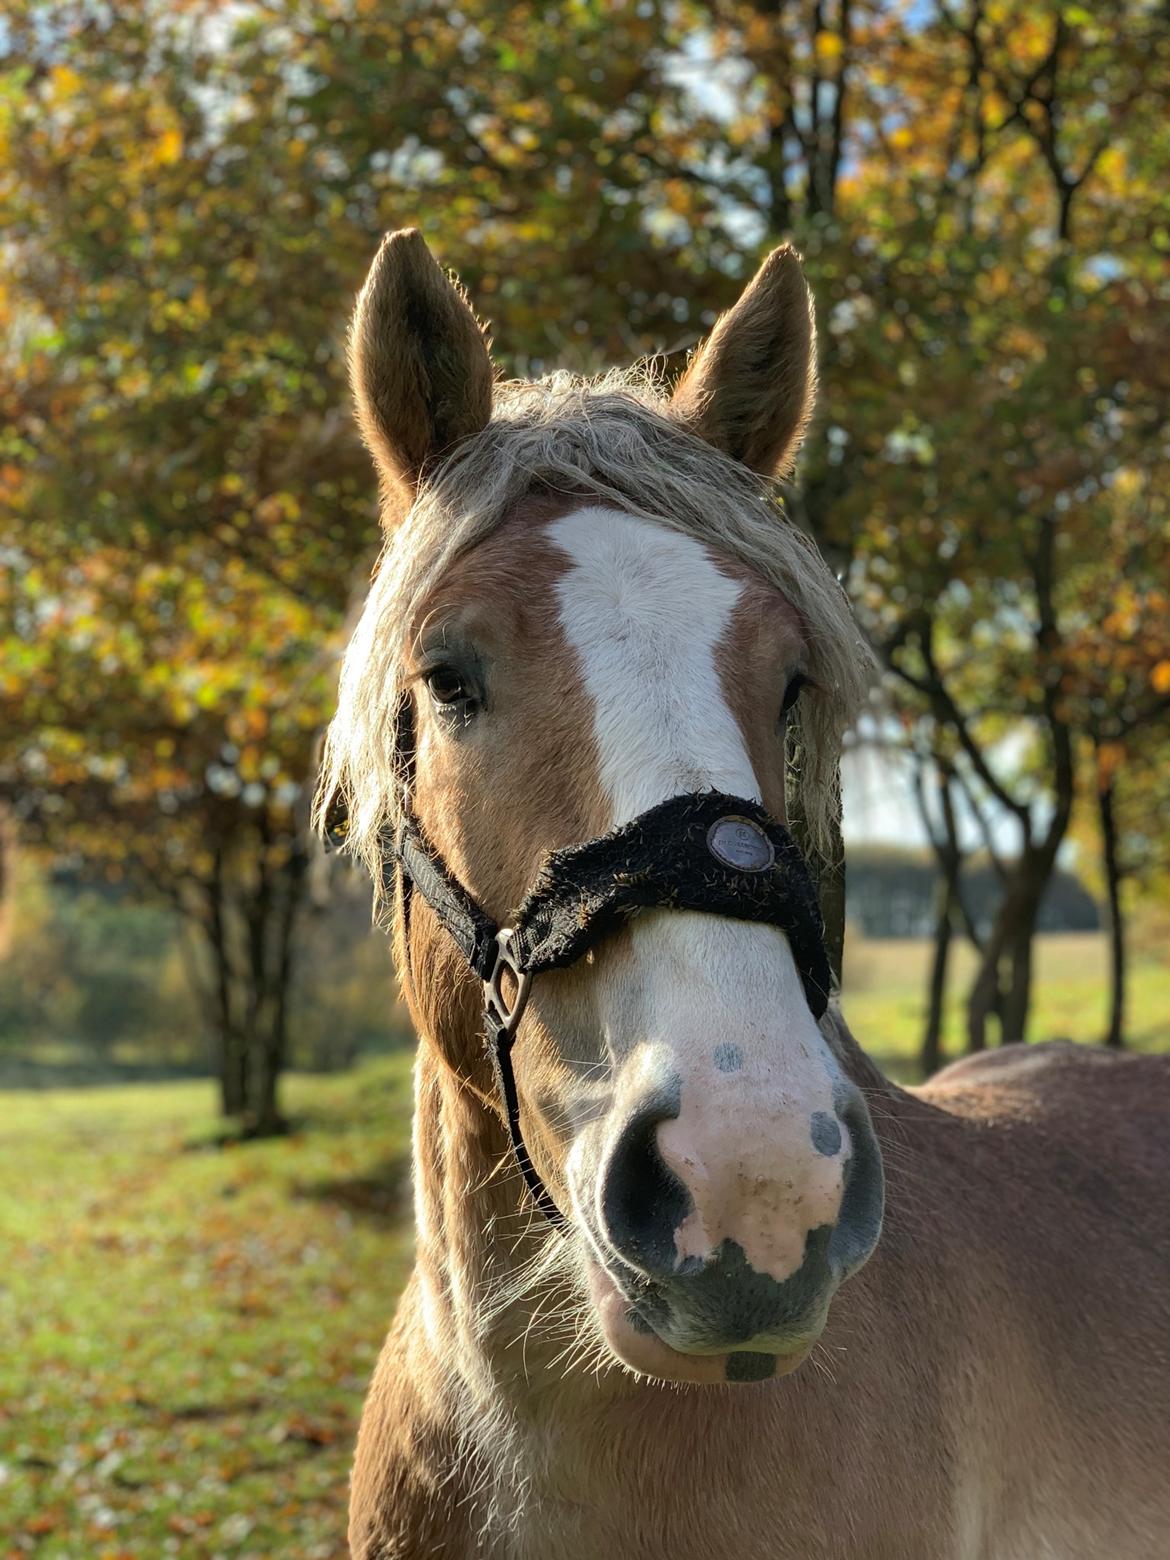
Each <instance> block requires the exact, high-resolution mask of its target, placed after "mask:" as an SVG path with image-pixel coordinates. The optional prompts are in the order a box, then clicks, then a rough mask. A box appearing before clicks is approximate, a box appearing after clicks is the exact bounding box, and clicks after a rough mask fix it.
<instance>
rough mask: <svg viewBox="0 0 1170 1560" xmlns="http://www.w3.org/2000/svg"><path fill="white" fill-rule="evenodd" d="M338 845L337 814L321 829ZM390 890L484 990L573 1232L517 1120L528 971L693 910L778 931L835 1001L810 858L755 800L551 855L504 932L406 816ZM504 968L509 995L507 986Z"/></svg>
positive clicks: (502, 1086) (707, 802)
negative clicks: (536, 1145) (437, 931)
mask: <svg viewBox="0 0 1170 1560" xmlns="http://www.w3.org/2000/svg"><path fill="white" fill-rule="evenodd" d="M326 832H327V834H328V835H329V837H330V838H331V839H333V840H334V842H337V841H338V840H339V839H342V838H344V832H345V824H344V819H343V818H338V817H337V815H336V814H335V815H334V816H333V817H331V818H330V820H329V821H328V822H327V824H326ZM382 870H383V874H384V876H385V877H386V879H387V880H388V881H387V884H386V886H387V888H389V887H390V886H391V883H392V881H393V879H394V878H398V880H399V881H400V883H401V889H402V896H403V911H404V914H406V915H407V916H409V909H410V890H411V887H412V885H413V887H414V888H415V889H416V890H417V891H418V893H419V894H420V895H421V896H422V898H423V899H424V900H425V901H426V902H427V904H428V905H429V906H430V907H431V909H432V910H433V911H434V913H435V915H436V916H438V918H439V920H440V921H441V922H442V924H443V925H444V926H445V927H446V929H447V931H448V933H449V934H450V936H451V937H452V938H453V939H454V941H455V943H456V944H457V945H458V947H459V949H460V951H461V952H462V954H463V956H464V958H465V959H466V960H467V962H468V964H469V965H470V966H471V968H472V969H473V970H474V971H475V973H476V975H477V976H478V977H479V979H480V980H481V981H482V982H483V989H484V1017H485V1025H486V1035H487V1043H488V1055H489V1057H490V1058H491V1063H492V1069H493V1072H494V1074H495V1080H496V1087H497V1089H498V1091H499V1095H500V1099H501V1101H502V1103H503V1106H504V1114H505V1117H506V1120H507V1123H508V1132H509V1135H510V1137H511V1140H512V1153H513V1155H514V1156H515V1159H516V1163H517V1165H518V1166H519V1169H520V1173H521V1175H523V1177H524V1181H525V1184H526V1186H527V1187H528V1190H529V1193H530V1194H531V1196H532V1200H533V1202H535V1204H536V1206H537V1207H538V1208H539V1209H540V1211H541V1213H543V1214H544V1216H545V1218H547V1219H548V1220H549V1222H550V1223H551V1224H553V1225H554V1226H556V1227H557V1228H558V1229H564V1228H565V1226H566V1225H567V1222H568V1221H567V1220H566V1218H565V1215H564V1214H563V1213H562V1212H561V1210H560V1209H559V1208H558V1207H557V1205H556V1203H555V1202H554V1201H553V1199H552V1197H551V1196H550V1194H549V1191H548V1188H547V1187H546V1186H545V1184H544V1182H543V1181H542V1180H541V1178H540V1174H539V1172H538V1171H537V1169H536V1166H535V1165H534V1164H533V1162H532V1157H531V1155H530V1154H529V1152H528V1146H527V1144H526V1143H525V1141H524V1134H523V1131H522V1130H521V1125H520V1100H519V1096H518V1094H517V1091H516V1077H515V1073H514V1072H513V1069H512V1046H513V1044H514V1043H515V1039H516V1031H517V1029H518V1027H519V1024H520V1018H521V1015H522V1014H523V1012H524V1006H525V1004H526V1002H527V1000H528V994H529V990H530V988H531V984H532V980H533V978H534V976H536V975H539V974H541V973H543V972H544V971H545V970H556V969H565V968H567V967H568V966H569V965H571V964H575V963H576V962H577V961H578V959H580V958H581V957H582V955H583V954H585V953H587V952H588V950H589V949H590V948H592V947H593V946H594V944H595V943H597V942H598V941H599V940H600V939H601V938H602V937H604V936H605V935H606V933H607V932H610V931H612V930H613V929H614V928H615V927H617V926H620V925H621V924H622V923H623V922H624V921H626V920H627V919H629V918H630V917H631V916H633V915H634V914H636V913H637V911H639V910H699V911H703V912H705V913H706V914H708V915H724V916H728V917H730V918H732V919H734V920H738V921H760V922H764V923H765V924H767V925H769V926H776V927H779V928H780V930H781V931H782V932H784V933H785V935H786V936H787V938H788V941H789V945H790V947H791V949H792V955H793V958H794V960H795V961H796V967H797V970H798V971H799V972H800V978H801V981H802V982H803V984H804V993H805V996H806V998H807V999H808V1005H809V1007H810V1008H811V1010H812V1014H813V1017H814V1018H817V1019H819V1018H821V1017H822V1016H823V1015H824V1012H825V1009H826V1007H827V1006H828V1001H829V985H830V972H829V960H828V955H827V953H826V952H825V941H824V925H823V922H822V920H821V913H820V908H819V905H818V903H817V893H816V889H815V887H814V885H813V881H812V877H811V875H810V873H809V869H808V866H807V864H806V862H805V860H804V857H803V856H802V855H801V853H800V849H799V847H798V846H797V844H796V842H795V840H793V838H792V836H791V835H790V834H789V833H788V831H787V829H785V828H784V827H783V826H782V825H781V824H779V823H777V822H776V821H775V820H774V819H773V818H771V817H769V815H768V814H767V812H765V810H764V809H763V807H761V806H760V804H759V803H758V802H753V801H748V800H746V799H745V798H743V797H737V796H725V795H723V794H722V793H721V792H718V791H699V792H690V793H687V794H686V795H683V796H675V797H672V798H671V799H670V800H669V801H666V802H661V803H659V805H658V806H656V807H651V808H650V809H649V810H648V811H647V812H644V813H640V814H639V815H638V817H636V818H634V819H633V820H631V822H629V823H626V824H623V825H622V826H621V827H620V828H618V829H615V830H614V831H613V832H612V833H610V834H605V835H602V836H600V837H599V838H598V839H593V840H589V841H587V842H586V843H584V844H581V845H570V846H567V847H566V848H565V849H564V850H558V851H554V852H553V853H552V854H551V855H550V856H548V857H547V858H546V860H545V862H544V865H543V867H542V868H541V870H540V873H539V875H538V876H537V880H536V883H535V884H534V886H533V888H532V891H531V892H530V893H529V895H528V897H527V899H525V901H524V903H523V904H522V905H521V906H520V908H519V910H518V911H517V912H516V915H515V916H514V917H513V918H512V920H511V923H510V925H508V926H506V927H501V926H497V924H496V923H495V922H494V921H493V920H492V919H491V917H490V916H488V915H487V914H486V913H485V912H484V910H483V909H482V908H481V907H480V906H479V905H478V904H477V903H476V902H475V900H474V899H473V898H472V897H471V895H470V894H469V893H468V892H467V890H466V889H465V888H464V887H463V885H462V884H461V883H459V882H458V881H457V880H456V879H455V878H454V877H453V876H452V874H451V872H450V871H449V870H448V868H447V865H446V863H445V862H444V861H443V859H442V857H441V856H440V855H439V854H438V852H437V851H435V850H434V849H433V848H432V847H431V846H430V844H429V843H428V842H427V841H426V839H425V838H424V836H423V834H422V831H421V830H420V828H419V825H418V822H417V820H416V819H415V817H414V814H413V813H412V812H410V811H407V813H406V815H405V818H404V820H403V822H402V825H401V827H400V828H399V830H398V833H397V835H396V837H395V838H393V839H388V840H387V841H386V842H385V845H384V847H383V868H382ZM505 973H507V974H508V975H510V977H511V983H512V985H513V990H512V992H511V994H510V995H508V994H506V993H505V990H504V985H503V981H504V976H505Z"/></svg>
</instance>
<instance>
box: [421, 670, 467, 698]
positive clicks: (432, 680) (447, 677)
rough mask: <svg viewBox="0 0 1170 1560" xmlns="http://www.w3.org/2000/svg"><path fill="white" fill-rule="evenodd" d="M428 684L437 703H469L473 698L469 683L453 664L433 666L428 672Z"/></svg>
mask: <svg viewBox="0 0 1170 1560" xmlns="http://www.w3.org/2000/svg"><path fill="white" fill-rule="evenodd" d="M426 685H427V689H428V691H429V692H430V695H431V698H432V699H434V701H435V703H436V704H442V705H452V704H467V703H469V702H470V700H471V694H470V692H469V691H468V688H467V684H466V683H465V682H464V680H463V678H462V676H461V675H460V673H459V672H457V671H456V670H455V668H454V667H453V666H433V667H432V668H431V670H430V671H429V672H427V673H426Z"/></svg>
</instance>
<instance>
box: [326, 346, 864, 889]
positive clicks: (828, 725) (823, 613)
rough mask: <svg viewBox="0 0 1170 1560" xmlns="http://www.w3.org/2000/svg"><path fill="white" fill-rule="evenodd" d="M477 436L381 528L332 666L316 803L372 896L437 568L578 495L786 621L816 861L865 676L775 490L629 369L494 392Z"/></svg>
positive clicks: (393, 813) (835, 597)
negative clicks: (334, 699)
mask: <svg viewBox="0 0 1170 1560" xmlns="http://www.w3.org/2000/svg"><path fill="white" fill-rule="evenodd" d="M493 407H494V411H493V416H492V420H491V422H490V423H489V424H488V426H487V427H486V428H485V429H484V430H483V432H482V433H479V434H476V435H474V436H472V437H470V438H468V439H466V440H464V441H463V442H462V443H461V444H460V445H459V446H458V447H457V448H456V449H455V451H454V452H453V453H452V454H451V455H450V456H449V457H448V458H447V459H446V461H445V462H444V463H443V464H442V466H441V467H440V468H439V469H438V471H437V472H436V473H435V474H434V476H433V477H432V478H431V479H430V480H428V481H427V482H426V483H424V485H423V486H422V488H421V489H420V491H419V493H418V497H417V499H416V501H415V503H414V505H413V506H412V508H411V510H410V512H409V514H408V515H407V516H406V518H405V519H404V521H403V522H402V524H401V525H400V526H399V527H398V528H397V530H396V531H394V532H393V533H392V535H391V537H390V540H389V542H388V543H387V546H386V548H385V550H384V552H383V554H382V557H381V559H380V561H379V564H378V567H377V569H376V571H375V574H374V578H373V582H372V584H371V587H370V592H369V596H368V597H367V600H366V604H365V608H364V610H363V612H362V615H361V618H360V621H359V623H358V626H357V629H356V630H355V632H354V635H353V638H352V639H351V641H350V644H349V647H348V649H347V651H346V654H345V659H344V662H343V664H342V671H341V681H340V687H339V691H338V706H337V713H336V715H335V716H334V719H333V722H332V724H331V725H330V728H329V733H328V736H327V738H326V743H325V751H324V756H323V764H322V772H321V780H320V784H319V788H318V793H317V804H316V821H317V823H318V825H320V823H321V821H322V819H323V815H324V812H325V809H326V807H327V806H328V805H329V803H330V802H331V801H332V799H334V798H339V799H340V800H341V801H343V802H344V804H345V807H346V809H347V813H348V819H349V825H348V833H347V836H346V848H347V850H349V851H351V852H352V853H353V854H354V855H356V856H358V857H360V858H361V859H362V860H363V861H364V862H365V863H366V865H367V867H368V868H369V869H370V873H371V876H372V877H373V880H374V882H375V884H377V885H379V887H378V890H377V892H378V895H379V897H380V896H381V892H382V890H381V883H382V872H381V837H382V835H383V832H384V831H385V830H387V829H393V828H394V827H395V826H396V824H397V823H398V821H399V818H400V815H401V810H402V805H403V796H404V775H403V763H402V760H403V756H402V754H401V753H399V752H398V751H397V750H396V746H395V742H394V733H395V730H396V713H397V710H398V708H399V703H400V701H401V700H402V699H403V698H404V697H406V690H405V688H404V686H403V679H402V661H403V652H404V649H405V643H404V639H405V635H406V634H407V632H408V631H409V627H410V625H411V624H412V623H415V622H416V621H417V620H418V617H419V614H420V612H421V610H422V608H423V607H424V605H425V603H426V601H427V599H428V598H429V597H430V595H431V594H432V592H433V591H434V589H435V588H436V586H437V585H438V584H439V582H440V581H441V580H442V579H443V577H444V575H445V574H446V572H447V570H448V569H449V568H450V567H451V565H452V564H453V563H454V562H455V560H456V559H458V558H460V557H461V556H462V555H463V554H464V553H466V552H468V551H470V549H472V548H473V547H476V546H477V545H478V544H479V543H480V542H482V541H484V540H485V538H487V537H488V536H490V535H491V533H492V532H493V531H494V530H495V529H496V527H497V526H499V525H500V523H501V522H502V521H503V520H504V519H505V518H506V516H507V515H508V514H509V512H510V511H511V510H512V509H513V508H514V507H515V505H516V504H517V503H519V502H520V500H521V499H523V498H524V497H525V495H526V494H528V493H529V492H531V491H532V490H533V488H541V489H544V490H547V491H552V492H564V493H567V494H580V495H582V496H585V495H588V496H589V498H590V499H591V501H594V502H596V501H601V502H609V503H612V504H613V505H614V506H615V507H616V508H619V509H623V510H625V511H627V512H628V513H630V514H634V515H639V516H642V517H643V518H645V519H649V520H653V521H655V522H657V523H658V524H660V525H664V526H666V527H668V528H669V529H671V530H674V531H680V532H682V533H683V534H684V535H687V536H692V537H695V538H696V539H697V540H699V541H701V542H704V543H706V544H708V545H710V546H711V547H713V548H714V549H715V550H716V551H719V552H722V553H725V554H727V555H728V556H730V557H732V558H735V559H737V560H739V561H740V562H741V563H743V564H745V565H747V566H748V567H749V568H751V569H753V570H754V571H755V572H756V573H757V574H758V575H760V576H761V578H763V579H765V580H767V581H768V582H769V583H770V584H772V585H774V586H775V587H776V589H777V590H779V591H780V592H781V593H782V594H783V596H784V597H785V598H786V599H787V600H788V601H789V602H790V603H791V605H792V606H793V607H794V608H795V609H796V611H797V612H798V613H799V614H800V617H801V619H802V622H803V625H804V630H805V634H806V636H807V640H808V646H809V667H808V676H809V682H810V686H809V687H808V689H807V690H806V692H805V694H804V695H803V697H802V699H801V701H800V704H799V705H798V706H797V709H798V711H799V720H798V724H797V728H796V731H795V746H794V764H793V775H794V777H795V786H796V794H795V797H794V801H795V802H796V809H797V811H798V812H799V814H800V816H801V818H802V819H803V820H804V824H805V827H806V828H807V831H808V835H809V840H810V842H811V843H812V844H813V845H814V846H816V847H817V848H818V849H820V850H822V851H824V850H825V849H826V848H827V846H828V842H829V841H830V839H831V824H832V821H833V815H834V811H835V807H836V796H835V774H836V765H837V761H838V758H839V756H840V752H841V743H842V739H843V736H844V733H845V731H846V729H847V727H848V726H849V725H850V723H851V722H852V721H853V720H854V719H855V717H856V715H857V713H858V711H859V709H860V706H861V704H862V702H863V700H864V698H865V695H866V692H867V689H868V687H869V683H870V679H871V676H872V669H873V668H872V658H871V655H870V652H869V650H868V649H867V647H866V645H865V643H864V641H863V640H862V638H861V635H860V633H859V631H858V629H857V626H856V624H855V622H854V620H853V616H852V613H851V611H850V608H849V604H848V602H847V600H846V598H845V594H844V592H843V590H842V589H841V586H840V585H839V584H838V582H837V580H836V579H835V578H834V576H833V574H832V572H831V571H830V569H829V568H828V566H827V565H826V563H825V562H824V560H823V558H822V557H821V555H820V553H819V552H818V551H817V549H816V547H815V546H814V545H813V543H812V542H811V541H810V540H809V539H808V538H807V537H806V536H805V535H804V534H803V533H802V532H801V531H799V530H797V528H796V527H795V526H794V525H793V524H792V523H791V521H790V520H788V518H787V517H786V516H785V514H784V513H783V510H782V509H781V507H780V503H779V498H778V495H777V492H776V490H775V487H774V486H773V485H772V484H770V483H768V482H766V481H764V480H763V479H761V478H760V477H758V476H756V475H754V474H753V473H752V472H750V471H749V470H748V469H747V467H746V466H743V465H740V464H739V462H737V461H733V460H731V459H729V458H728V457H727V456H725V455H722V454H720V453H719V451H717V450H716V449H714V448H713V447H712V446H711V445H709V444H707V443H706V442H705V441H703V440H702V439H699V438H697V437H696V436H695V435H693V434H691V433H689V432H688V431H687V430H686V429H685V428H684V427H683V426H682V425H681V424H680V423H679V422H678V421H677V419H675V418H672V417H671V415H670V413H669V410H668V403H667V400H666V397H665V395H664V394H663V391H662V388H661V385H660V383H659V381H658V380H657V379H656V378H655V377H654V376H653V375H652V374H651V373H649V372H648V371H646V370H645V369H634V370H624V371H614V372H611V373H609V374H606V375H604V376H602V377H600V378H597V379H583V378H579V377H577V376H576V375H572V374H567V373H557V374H552V375H549V376H548V377H547V378H544V379H541V380H537V381H536V382H534V383H529V382H525V381H515V382H505V383H501V384H497V385H496V387H495V390H494V396H493Z"/></svg>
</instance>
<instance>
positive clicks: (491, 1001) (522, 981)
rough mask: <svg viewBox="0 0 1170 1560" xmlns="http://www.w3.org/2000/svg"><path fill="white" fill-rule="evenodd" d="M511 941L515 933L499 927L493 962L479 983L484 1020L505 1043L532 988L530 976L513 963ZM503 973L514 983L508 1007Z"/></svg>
mask: <svg viewBox="0 0 1170 1560" xmlns="http://www.w3.org/2000/svg"><path fill="white" fill-rule="evenodd" d="M515 940H516V933H515V931H514V930H513V929H512V928H511V927H510V926H504V927H501V928H500V930H499V931H498V932H497V933H496V947H495V963H494V964H493V965H492V972H491V974H490V975H489V976H488V978H487V979H486V980H485V981H484V983H483V989H484V1010H485V1012H486V1013H487V1016H488V1020H489V1022H490V1023H491V1024H492V1025H493V1026H494V1027H495V1029H496V1032H497V1034H498V1035H499V1036H500V1037H501V1038H502V1039H506V1040H510V1039H511V1038H512V1036H513V1035H514V1034H515V1033H516V1030H517V1029H518V1028H519V1025H520V1019H521V1017H522V1016H523V1013H524V1009H525V1008H526V1007H527V1005H528V993H529V990H530V989H531V986H532V976H531V975H530V974H528V973H526V972H525V971H524V970H522V969H521V968H520V966H519V964H518V963H517V960H516V954H515V952H514V948H513V945H514V943H515ZM505 970H507V971H509V973H510V974H511V976H512V979H513V980H514V981H515V982H516V992H515V995H514V996H513V998H512V1003H511V1006H509V1005H508V999H507V998H506V997H505V995H504V987H503V975H504V971H505Z"/></svg>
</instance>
